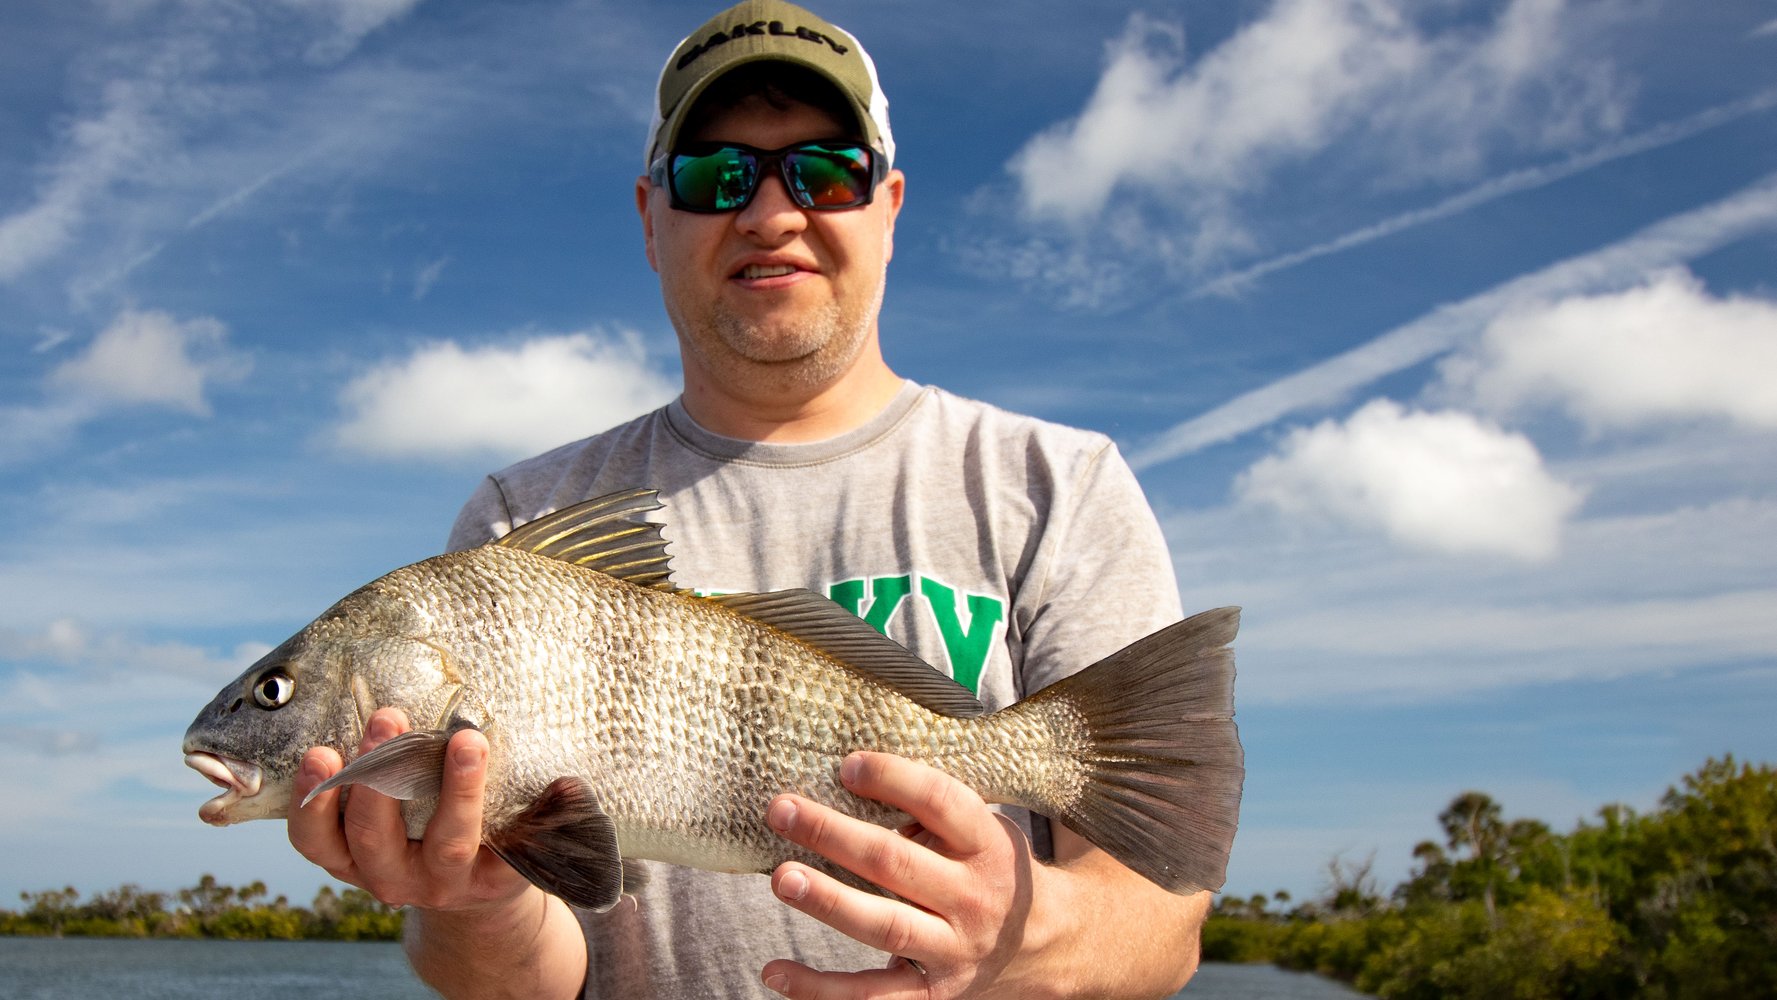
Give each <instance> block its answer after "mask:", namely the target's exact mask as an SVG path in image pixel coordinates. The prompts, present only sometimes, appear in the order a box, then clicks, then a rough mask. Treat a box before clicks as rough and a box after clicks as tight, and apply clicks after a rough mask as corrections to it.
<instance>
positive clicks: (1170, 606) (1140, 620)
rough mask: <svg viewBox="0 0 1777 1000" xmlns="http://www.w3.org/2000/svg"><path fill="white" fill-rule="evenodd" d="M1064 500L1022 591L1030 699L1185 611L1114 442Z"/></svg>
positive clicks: (1153, 523) (1149, 512)
mask: <svg viewBox="0 0 1777 1000" xmlns="http://www.w3.org/2000/svg"><path fill="white" fill-rule="evenodd" d="M1058 500H1060V501H1061V502H1060V503H1058V504H1057V505H1056V507H1055V509H1053V510H1051V512H1050V516H1049V519H1048V523H1047V524H1046V525H1045V526H1044V527H1043V534H1042V540H1041V542H1040V543H1039V558H1038V560H1037V562H1036V564H1035V566H1034V567H1033V569H1035V570H1036V573H1035V574H1034V579H1033V580H1032V581H1030V582H1031V583H1032V584H1034V586H1027V587H1026V588H1023V589H1024V590H1025V591H1026V593H1021V594H1020V597H1019V603H1020V604H1022V605H1024V607H1023V608H1022V609H1021V611H1022V615H1021V617H1022V618H1023V621H1024V628H1023V630H1022V632H1023V635H1022V646H1023V649H1022V650H1021V652H1022V657H1021V659H1022V663H1021V670H1020V674H1021V679H1022V681H1023V693H1024V694H1025V695H1029V694H1030V693H1032V692H1035V691H1038V690H1041V689H1042V688H1044V687H1047V686H1048V685H1050V684H1053V683H1055V682H1056V681H1058V680H1060V679H1061V678H1063V677H1066V676H1068V675H1070V674H1073V673H1076V672H1078V671H1080V670H1082V669H1084V668H1086V667H1088V666H1091V665H1092V664H1093V663H1096V662H1097V661H1099V660H1101V659H1103V658H1104V657H1106V656H1109V655H1110V654H1112V653H1114V652H1116V651H1117V650H1119V649H1122V648H1123V647H1124V646H1127V645H1129V644H1130V643H1132V642H1134V641H1135V640H1137V639H1140V638H1142V637H1144V636H1146V635H1149V634H1150V633H1153V632H1155V631H1158V630H1159V629H1161V628H1163V627H1165V626H1167V625H1170V624H1172V623H1173V622H1176V621H1178V620H1179V619H1180V618H1182V617H1184V616H1183V614H1182V612H1181V609H1180V605H1179V591H1178V579H1177V576H1176V575H1175V573H1174V570H1173V565H1172V557H1171V555H1170V554H1169V552H1168V551H1167V546H1166V538H1165V535H1164V534H1163V533H1162V532H1161V529H1160V522H1159V520H1158V519H1157V518H1156V517H1155V516H1154V511H1153V508H1152V507H1150V506H1149V505H1148V501H1147V497H1146V496H1144V495H1143V493H1142V489H1141V484H1140V483H1138V482H1137V481H1136V478H1135V473H1134V472H1133V471H1132V470H1131V469H1130V468H1129V464H1128V463H1127V462H1125V461H1124V460H1123V456H1122V454H1121V453H1120V452H1119V451H1118V450H1117V447H1116V445H1115V444H1113V443H1111V442H1109V441H1106V442H1105V444H1104V446H1103V447H1102V448H1101V449H1099V450H1098V451H1096V452H1095V453H1093V454H1092V455H1091V456H1090V458H1089V460H1088V461H1086V462H1085V463H1084V466H1083V467H1082V468H1081V470H1080V472H1079V474H1078V477H1077V479H1076V481H1075V484H1074V489H1071V490H1068V491H1066V492H1065V493H1063V494H1062V495H1061V496H1059V497H1058Z"/></svg>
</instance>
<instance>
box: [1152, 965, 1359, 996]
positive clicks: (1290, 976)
mask: <svg viewBox="0 0 1777 1000" xmlns="http://www.w3.org/2000/svg"><path fill="white" fill-rule="evenodd" d="M1368 996H1369V994H1368V993H1359V992H1358V991H1356V990H1354V989H1352V988H1351V987H1349V986H1347V985H1345V984H1344V983H1341V982H1337V981H1335V980H1332V979H1326V978H1323V977H1321V976H1316V975H1313V974H1311V973H1307V972H1290V971H1288V970H1287V969H1279V968H1278V967H1276V966H1275V965H1230V964H1228V963H1226V962H1205V963H1204V964H1203V965H1201V966H1199V967H1198V968H1197V974H1196V975H1195V976H1192V977H1191V982H1190V983H1189V984H1188V985H1186V986H1185V988H1184V989H1182V990H1180V991H1178V993H1176V994H1174V1000H1361V998H1363V997H1368Z"/></svg>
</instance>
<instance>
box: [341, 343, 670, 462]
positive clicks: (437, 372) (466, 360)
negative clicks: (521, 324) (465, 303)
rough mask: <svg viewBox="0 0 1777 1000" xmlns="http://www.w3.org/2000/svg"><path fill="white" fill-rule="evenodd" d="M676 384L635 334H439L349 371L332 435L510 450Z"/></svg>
mask: <svg viewBox="0 0 1777 1000" xmlns="http://www.w3.org/2000/svg"><path fill="white" fill-rule="evenodd" d="M676 391H677V390H676V388H675V387H674V385H673V383H672V381H671V380H670V379H669V378H668V377H667V376H666V375H664V374H662V373H661V372H659V371H657V370H655V369H654V368H653V367H651V366H650V365H649V363H648V358H647V356H646V352H645V351H644V350H643V348H642V345H641V341H640V339H639V338H637V337H635V336H634V335H628V336H624V337H620V338H615V339H613V338H606V337H600V336H594V335H592V334H588V333H575V334H568V335H565V336H544V337H535V338H532V339H530V340H527V341H525V342H523V343H520V344H517V345H515V346H512V347H482V348H473V349H465V348H463V347H461V346H459V345H458V344H455V343H452V342H449V341H445V342H441V343H434V344H428V345H426V346H424V347H421V348H420V349H418V350H416V351H415V352H414V353H413V354H412V355H410V356H409V357H407V358H404V359H400V360H396V361H391V362H388V363H386V364H384V365H381V366H379V367H377V368H375V369H373V370H371V371H369V372H367V373H365V374H364V375H362V376H359V377H358V378H356V379H354V380H352V382H351V383H350V384H349V385H347V386H346V387H345V388H344V389H343V390H342V391H341V392H340V404H341V406H342V407H343V408H344V410H345V411H346V419H345V422H344V423H343V424H342V425H341V426H340V427H338V428H337V429H336V430H335V432H334V438H335V440H336V441H337V442H338V443H339V444H341V445H343V446H344V447H346V448H349V449H351V450H354V451H358V452H362V453H364V454H368V455H385V456H410V457H420V458H455V457H461V456H476V457H483V456H492V457H496V458H507V459H516V458H521V457H523V456H524V455H527V454H531V453H533V452H538V451H542V450H545V449H547V448H551V447H554V446H555V445H558V444H563V443H566V442H568V441H571V440H574V439H576V438H579V437H584V436H585V435H588V434H592V433H595V432H597V431H600V430H603V429H605V428H607V427H611V426H613V425H615V424H618V423H621V422H623V421H625V420H628V419H630V418H632V417H636V416H640V415H641V414H642V413H645V412H647V411H648V410H651V409H654V408H655V407H657V406H660V405H661V404H663V403H665V402H666V401H667V400H669V399H671V398H672V397H673V395H674V394H675V393H676Z"/></svg>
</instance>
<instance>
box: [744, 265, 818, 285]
mask: <svg viewBox="0 0 1777 1000" xmlns="http://www.w3.org/2000/svg"><path fill="white" fill-rule="evenodd" d="M800 270H802V269H801V268H799V267H795V266H793V265H790V264H771V265H766V264H748V265H747V266H746V267H743V268H741V269H740V273H739V274H737V275H735V277H737V278H740V279H741V280H743V281H757V280H759V279H761V278H781V277H783V276H784V275H786V274H795V273H796V272H797V271H800Z"/></svg>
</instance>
